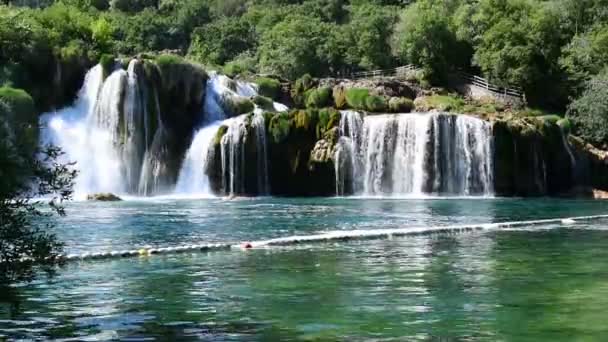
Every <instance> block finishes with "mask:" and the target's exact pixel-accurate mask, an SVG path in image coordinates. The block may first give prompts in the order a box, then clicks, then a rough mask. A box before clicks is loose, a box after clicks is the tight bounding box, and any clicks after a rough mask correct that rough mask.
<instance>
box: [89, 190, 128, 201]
mask: <svg viewBox="0 0 608 342" xmlns="http://www.w3.org/2000/svg"><path fill="white" fill-rule="evenodd" d="M87 201H97V202H120V201H122V198H120V197H118V196H116V195H114V194H111V193H109V192H108V193H97V194H89V195H87Z"/></svg>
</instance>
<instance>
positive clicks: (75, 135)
mask: <svg viewBox="0 0 608 342" xmlns="http://www.w3.org/2000/svg"><path fill="white" fill-rule="evenodd" d="M139 65H140V62H139V61H137V60H135V59H134V60H132V61H131V62H130V63H129V66H128V69H127V70H123V69H117V70H114V71H113V72H112V73H111V74H110V75H109V76H108V77H107V78H106V79H105V80H104V79H103V69H102V67H101V66H100V65H97V66H95V67H94V68H92V69H91V70H90V71H89V72H88V73H87V75H86V77H85V80H84V83H83V86H82V88H81V90H80V92H79V94H78V98H77V100H76V102H75V103H74V105H73V106H71V107H68V108H64V109H62V110H60V111H57V112H52V113H46V114H43V115H42V117H41V126H42V134H41V136H42V142H43V143H45V144H50V143H52V144H55V145H57V146H60V147H61V148H62V149H63V151H64V152H65V156H64V161H66V162H67V161H70V162H75V163H76V168H77V169H78V170H79V175H78V177H77V178H76V182H75V189H74V190H75V195H76V197H77V198H82V197H85V196H86V195H87V194H91V193H99V192H112V193H116V194H136V193H138V190H139V189H140V188H141V187H142V177H143V175H142V174H143V172H142V164H143V163H144V158H145V155H146V149H147V148H148V146H149V137H150V136H151V135H153V132H149V131H148V129H149V127H151V126H152V123H150V122H149V120H150V119H149V116H148V115H147V112H146V108H145V105H144V103H145V102H144V101H145V100H146V99H145V96H146V95H147V92H146V91H145V89H142V88H141V87H140V81H139V76H138V75H137V71H136V70H137V67H138V66H139ZM149 96H156V94H153V95H152V94H150V95H149ZM153 120H157V121H158V122H157V123H156V125H154V126H155V127H160V126H161V123H160V118H158V117H157V118H153Z"/></svg>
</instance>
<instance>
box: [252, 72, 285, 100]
mask: <svg viewBox="0 0 608 342" xmlns="http://www.w3.org/2000/svg"><path fill="white" fill-rule="evenodd" d="M255 83H256V84H257V85H258V93H259V94H260V95H262V96H266V97H269V98H271V99H273V100H276V99H277V98H278V97H279V95H280V94H281V82H279V81H277V80H275V79H272V78H268V77H258V78H257V79H256V80H255Z"/></svg>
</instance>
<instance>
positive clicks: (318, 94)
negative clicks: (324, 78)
mask: <svg viewBox="0 0 608 342" xmlns="http://www.w3.org/2000/svg"><path fill="white" fill-rule="evenodd" d="M305 97H306V108H323V107H327V106H329V105H330V101H331V97H332V94H331V89H330V88H327V87H322V88H317V89H310V90H308V91H307V92H306V93H305Z"/></svg>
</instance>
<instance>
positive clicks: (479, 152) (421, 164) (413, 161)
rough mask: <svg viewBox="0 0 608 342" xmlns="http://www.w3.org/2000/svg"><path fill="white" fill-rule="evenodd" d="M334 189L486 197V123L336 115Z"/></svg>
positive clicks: (489, 168) (443, 117) (489, 182)
mask: <svg viewBox="0 0 608 342" xmlns="http://www.w3.org/2000/svg"><path fill="white" fill-rule="evenodd" d="M340 131H341V135H342V137H341V138H340V141H339V145H338V148H337V149H336V156H335V162H336V190H337V193H338V194H339V195H344V194H347V193H353V194H363V195H369V196H375V195H422V194H429V193H430V194H447V195H491V194H492V193H493V161H492V134H491V126H490V124H489V123H487V122H485V121H483V120H479V119H476V118H473V117H469V116H466V115H449V114H435V113H433V114H419V113H413V114H401V115H375V116H366V117H365V118H364V119H363V120H361V117H360V115H359V114H357V113H353V112H342V120H341V122H340Z"/></svg>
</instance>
